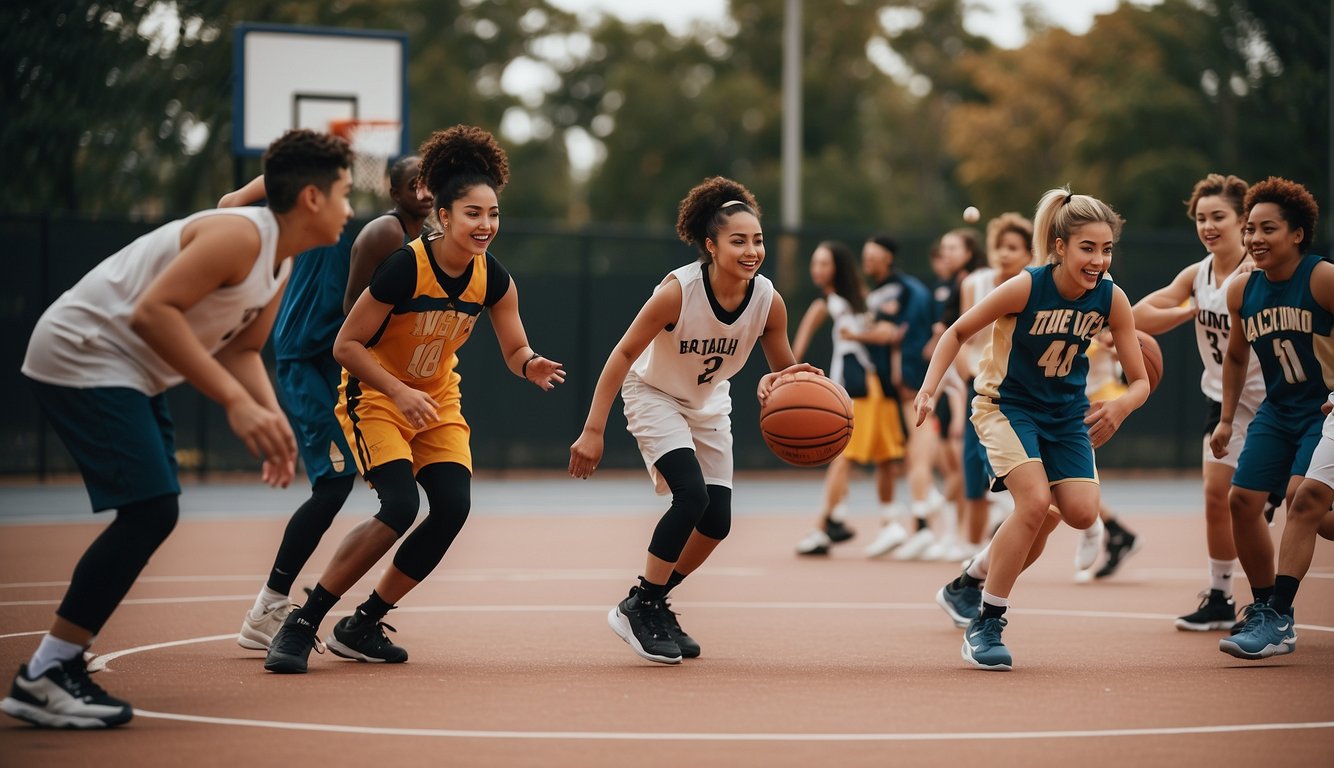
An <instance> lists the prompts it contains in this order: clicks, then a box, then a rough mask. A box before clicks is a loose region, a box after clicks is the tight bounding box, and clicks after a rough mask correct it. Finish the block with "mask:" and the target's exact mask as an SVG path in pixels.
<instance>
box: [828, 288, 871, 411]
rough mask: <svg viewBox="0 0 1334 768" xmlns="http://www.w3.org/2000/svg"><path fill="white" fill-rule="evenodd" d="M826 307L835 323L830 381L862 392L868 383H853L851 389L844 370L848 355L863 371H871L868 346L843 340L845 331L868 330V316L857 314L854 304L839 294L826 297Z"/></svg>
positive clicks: (859, 331) (857, 331) (861, 313)
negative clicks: (844, 377)
mask: <svg viewBox="0 0 1334 768" xmlns="http://www.w3.org/2000/svg"><path fill="white" fill-rule="evenodd" d="M824 303H825V307H827V308H828V310H829V317H830V319H832V320H833V321H834V330H833V338H834V350H833V359H832V360H831V361H830V362H829V379H830V381H833V382H836V383H837V384H838V385H839V386H841V387H843V388H844V389H853V390H854V391H858V392H860V391H862V390H864V389H865V388H866V383H865V382H862V381H857V382H853V386H852V387H849V386H848V382H846V381H844V380H843V368H844V365H845V364H846V363H845V360H846V358H847V356H848V355H851V356H852V357H853V358H854V359H855V360H856V361H857V362H858V363H860V364H861V367H862V370H863V371H870V370H871V358H870V357H869V356H868V355H867V352H866V345H864V344H862V343H861V342H860V341H852V340H851V339H845V338H843V329H845V328H846V329H848V330H850V331H852V332H853V333H862V332H864V331H865V330H866V319H867V315H866V313H865V312H856V311H854V310H853V309H852V304H850V303H849V302H848V300H847V299H845V298H843V297H842V296H839V295H838V294H837V293H831V294H829V295H827V296H825V297H824Z"/></svg>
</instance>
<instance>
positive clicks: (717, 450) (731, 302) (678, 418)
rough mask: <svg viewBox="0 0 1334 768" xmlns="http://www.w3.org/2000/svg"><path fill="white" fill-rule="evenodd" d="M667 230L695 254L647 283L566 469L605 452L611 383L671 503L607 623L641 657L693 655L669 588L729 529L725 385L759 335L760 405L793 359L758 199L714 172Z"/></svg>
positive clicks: (585, 470) (578, 471)
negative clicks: (767, 270) (767, 266)
mask: <svg viewBox="0 0 1334 768" xmlns="http://www.w3.org/2000/svg"><path fill="white" fill-rule="evenodd" d="M676 232H677V234H678V235H679V236H680V237H681V239H682V240H683V241H685V242H686V243H687V244H688V245H692V246H694V247H695V248H697V249H698V251H699V258H698V259H697V260H695V261H693V262H691V263H690V264H687V265H686V266H684V267H680V268H678V269H675V270H673V271H672V272H670V273H668V274H667V276H666V277H665V278H663V280H662V282H661V283H659V284H658V286H657V288H655V289H654V291H653V295H652V296H651V297H649V299H648V301H647V302H645V304H644V306H643V307H642V308H641V309H640V310H639V314H638V315H637V316H636V317H635V319H634V321H633V322H632V323H631V324H630V327H629V329H628V330H627V331H626V332H625V335H624V336H623V337H622V338H621V340H620V342H619V343H617V345H616V348H615V349H613V350H612V352H611V356H610V357H609V358H608V360H607V364H606V366H605V367H603V369H602V375H601V376H600V377H599V378H598V383H597V388H596V390H595V391H594V393H593V402H592V404H591V405H590V406H589V409H588V418H587V420H586V421H585V422H584V430H583V433H582V434H580V435H579V439H578V440H576V441H575V443H574V445H572V446H570V475H571V476H573V477H578V478H586V477H589V476H590V475H592V474H593V471H594V470H595V469H596V468H597V465H598V461H599V460H601V458H602V450H603V431H604V430H605V429H606V424H607V413H608V411H609V410H610V409H611V405H612V402H613V401H614V400H615V398H616V392H617V390H620V393H621V399H622V400H623V402H624V405H625V419H626V422H627V427H628V429H629V430H630V432H631V434H633V435H634V436H635V440H636V441H637V442H638V444H639V451H640V453H641V454H642V455H643V457H644V463H645V464H646V465H647V466H648V470H649V475H650V476H651V477H652V478H653V480H654V483H655V485H656V488H657V491H658V493H659V494H666V493H668V492H669V491H670V493H671V495H672V503H671V507H670V508H669V509H668V510H667V512H666V514H664V515H663V516H662V518H661V520H659V522H658V524H657V527H656V528H655V529H654V532H653V536H652V539H651V540H650V542H649V546H648V558H647V564H646V565H645V567H644V573H643V575H642V576H640V578H639V584H638V585H637V586H634V587H632V588H631V589H630V594H629V596H628V597H626V598H625V599H624V600H622V601H621V602H620V603H619V604H618V605H617V606H616V607H614V608H612V609H611V611H610V613H608V615H607V621H608V623H609V624H610V625H611V628H612V630H614V631H615V632H616V634H617V635H619V636H620V637H621V639H622V640H624V641H625V642H626V643H627V644H629V645H630V647H631V648H633V649H634V651H635V653H637V654H639V655H640V656H641V657H643V658H645V659H648V660H649V661H656V662H660V663H663V664H676V663H678V662H680V661H681V658H682V657H683V656H684V657H688V658H689V657H695V656H698V655H699V652H700V650H699V645H698V644H697V643H696V642H695V641H694V640H693V639H692V638H691V637H690V636H689V635H687V634H686V633H685V632H683V631H682V630H681V627H680V624H678V623H677V621H676V618H675V615H674V614H673V613H672V612H671V608H670V606H669V604H668V602H667V593H668V592H669V591H670V590H671V589H672V588H673V587H675V586H676V585H677V584H680V583H681V581H682V580H683V579H684V578H685V577H686V576H688V575H689V574H690V573H692V572H693V571H694V570H695V569H696V568H698V567H699V566H700V565H701V564H702V563H703V562H704V560H705V559H706V558H708V556H709V555H710V554H711V553H712V552H713V550H714V548H715V547H717V546H718V544H719V542H721V541H722V539H723V538H724V537H725V536H727V533H728V531H729V530H730V528H731V519H732V421H731V416H730V414H731V411H732V400H731V397H730V396H729V394H728V392H729V387H730V385H729V382H728V380H729V379H731V378H732V376H734V375H736V374H737V373H738V372H739V371H740V370H741V368H742V366H743V365H745V362H746V359H747V358H749V357H750V352H751V350H752V349H753V348H754V347H755V344H756V342H759V344H760V346H761V347H762V348H763V349H764V356H765V358H766V359H767V360H768V362H769V368H770V370H771V371H772V372H771V373H767V374H765V375H764V376H762V377H761V378H760V383H759V388H758V395H759V398H760V401H761V402H763V401H764V399H765V398H766V397H768V394H769V391H770V390H771V389H772V388H773V387H774V384H775V383H776V382H777V380H778V377H779V376H780V375H782V374H784V373H795V372H798V371H812V372H815V373H820V371H819V369H817V368H814V367H812V366H811V365H809V364H807V363H798V362H797V360H796V358H795V356H793V354H792V347H791V345H790V344H789V342H788V337H787V307H786V306H784V304H783V299H782V297H781V296H779V295H778V292H777V291H776V290H774V286H773V283H771V282H770V281H769V279H768V278H766V277H764V276H763V275H761V274H760V272H759V270H760V265H762V264H763V263H764V232H763V230H762V229H761V228H760V207H759V205H758V204H757V203H756V202H755V198H754V197H753V196H752V195H751V193H750V191H749V190H747V189H746V188H745V187H744V186H742V185H740V184H738V183H737V182H735V181H732V180H730V179H725V178H722V177H717V176H715V177H713V178H710V179H706V180H705V181H704V182H702V183H700V184H699V185H697V186H696V187H695V188H694V189H692V190H690V193H689V194H688V195H686V197H685V199H684V200H682V201H681V203H680V206H679V208H678V212H677V219H676Z"/></svg>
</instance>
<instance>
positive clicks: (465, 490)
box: [367, 460, 472, 581]
mask: <svg viewBox="0 0 1334 768" xmlns="http://www.w3.org/2000/svg"><path fill="white" fill-rule="evenodd" d="M367 479H368V480H370V481H371V483H372V484H373V485H374V486H375V490H376V492H377V493H378V494H380V513H379V514H377V515H376V516H375V517H376V519H378V520H380V521H381V522H383V523H384V524H385V525H388V526H389V527H390V528H392V529H394V532H395V533H397V534H398V535H399V536H402V535H403V534H404V533H405V532H406V531H407V530H408V528H409V527H410V526H411V525H412V522H413V520H414V519H415V518H416V516H417V505H418V503H419V501H418V496H417V485H418V484H420V485H421V487H422V489H423V490H425V491H426V502H427V504H428V510H429V511H428V512H427V514H426V519H425V520H423V521H422V522H421V524H420V525H418V526H417V527H416V528H414V529H413V530H412V532H411V533H408V535H407V537H406V538H404V539H403V543H402V544H400V545H399V547H398V552H396V553H394V567H395V568H397V569H398V570H400V571H402V572H403V575H405V576H407V577H408V578H410V579H413V580H414V581H422V580H423V579H425V578H426V577H427V576H428V575H429V574H430V573H431V571H432V570H434V569H435V567H436V566H437V565H439V564H440V560H441V558H443V557H444V556H445V552H447V551H448V550H449V547H450V545H451V544H453V543H454V538H455V537H456V536H458V534H459V531H461V530H463V524H464V523H465V522H467V520H468V512H469V511H470V509H471V508H472V474H471V473H470V472H469V471H468V468H467V467H465V466H463V465H462V464H454V463H452V462H450V463H440V464H428V465H426V466H424V467H422V468H421V471H420V472H418V473H417V476H416V477H415V478H414V477H413V476H412V463H411V462H409V461H407V460H400V461H391V462H389V463H388V464H385V465H384V466H382V467H377V468H376V469H374V470H373V471H372V472H371V473H370V475H368V476H367Z"/></svg>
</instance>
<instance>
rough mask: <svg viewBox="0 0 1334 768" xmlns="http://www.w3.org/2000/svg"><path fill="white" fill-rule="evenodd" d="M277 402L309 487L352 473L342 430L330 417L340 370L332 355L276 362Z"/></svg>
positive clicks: (340, 376) (336, 398)
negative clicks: (281, 408) (324, 480)
mask: <svg viewBox="0 0 1334 768" xmlns="http://www.w3.org/2000/svg"><path fill="white" fill-rule="evenodd" d="M277 374H278V398H279V399H280V400H281V401H282V404H283V410H284V411H285V412H286V413H287V420H288V421H290V422H291V423H292V432H293V433H295V434H296V444H297V448H298V449H300V451H301V463H302V464H304V465H305V467H306V476H307V477H308V478H310V483H311V485H314V484H315V481H316V480H319V479H320V478H323V477H342V476H343V475H351V474H354V473H356V471H357V464H356V462H354V461H352V451H351V450H350V449H349V448H348V445H347V437H346V436H344V435H343V427H342V425H341V424H339V423H338V417H337V416H335V415H334V406H335V405H337V404H338V384H339V382H340V381H341V380H342V375H343V369H342V368H341V367H340V366H339V365H338V363H337V362H336V361H335V360H334V359H333V356H332V355H322V356H320V357H307V358H302V359H300V360H279V361H278V371H277Z"/></svg>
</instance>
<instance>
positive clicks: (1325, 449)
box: [1306, 434, 1334, 488]
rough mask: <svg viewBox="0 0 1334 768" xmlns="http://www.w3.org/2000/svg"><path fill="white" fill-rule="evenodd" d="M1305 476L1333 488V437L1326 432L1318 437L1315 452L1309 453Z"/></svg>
mask: <svg viewBox="0 0 1334 768" xmlns="http://www.w3.org/2000/svg"><path fill="white" fill-rule="evenodd" d="M1306 476H1307V477H1309V478H1311V479H1312V480H1316V481H1319V482H1321V483H1324V484H1325V485H1327V486H1329V487H1330V488H1334V438H1331V437H1330V436H1329V435H1327V434H1326V435H1322V436H1321V437H1320V442H1319V443H1316V446H1315V453H1312V454H1311V466H1309V467H1307V469H1306Z"/></svg>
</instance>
